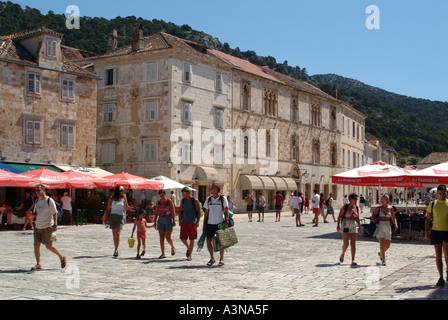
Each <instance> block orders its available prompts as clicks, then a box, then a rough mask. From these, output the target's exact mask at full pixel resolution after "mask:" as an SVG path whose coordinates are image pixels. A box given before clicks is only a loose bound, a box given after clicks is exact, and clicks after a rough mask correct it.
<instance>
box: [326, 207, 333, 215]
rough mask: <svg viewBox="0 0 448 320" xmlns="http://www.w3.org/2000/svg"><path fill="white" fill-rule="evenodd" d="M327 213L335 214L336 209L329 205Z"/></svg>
mask: <svg viewBox="0 0 448 320" xmlns="http://www.w3.org/2000/svg"><path fill="white" fill-rule="evenodd" d="M327 214H329V215H334V209H333V207H327Z"/></svg>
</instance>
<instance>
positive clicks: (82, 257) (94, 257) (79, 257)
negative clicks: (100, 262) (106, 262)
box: [72, 255, 112, 259]
mask: <svg viewBox="0 0 448 320" xmlns="http://www.w3.org/2000/svg"><path fill="white" fill-rule="evenodd" d="M107 257H112V256H111V255H103V256H78V257H72V259H103V258H107Z"/></svg>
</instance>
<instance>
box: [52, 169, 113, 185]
mask: <svg viewBox="0 0 448 320" xmlns="http://www.w3.org/2000/svg"><path fill="white" fill-rule="evenodd" d="M58 176H61V177H63V178H64V181H65V183H66V185H65V187H64V188H71V189H94V188H102V185H104V184H107V183H110V184H112V183H113V184H115V182H114V181H110V180H107V179H104V178H98V177H95V176H92V175H90V174H85V173H82V172H77V171H73V170H69V171H66V172H61V173H60V174H58Z"/></svg>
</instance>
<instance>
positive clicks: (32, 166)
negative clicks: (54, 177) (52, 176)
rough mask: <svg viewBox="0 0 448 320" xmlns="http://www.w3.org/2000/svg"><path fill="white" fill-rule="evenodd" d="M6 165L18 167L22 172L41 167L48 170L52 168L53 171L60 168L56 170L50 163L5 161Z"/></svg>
mask: <svg viewBox="0 0 448 320" xmlns="http://www.w3.org/2000/svg"><path fill="white" fill-rule="evenodd" d="M5 164H6V165H8V166H11V167H13V168H16V169H19V170H21V171H22V172H28V171H33V170H38V169H42V168H46V169H48V170H53V171H55V172H61V171H62V170H58V169H56V168H55V167H53V166H52V165H44V164H30V163H13V162H7V163H5Z"/></svg>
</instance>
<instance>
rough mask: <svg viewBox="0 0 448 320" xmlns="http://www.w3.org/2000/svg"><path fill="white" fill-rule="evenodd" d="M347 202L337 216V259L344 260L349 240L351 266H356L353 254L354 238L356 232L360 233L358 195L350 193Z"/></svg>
mask: <svg viewBox="0 0 448 320" xmlns="http://www.w3.org/2000/svg"><path fill="white" fill-rule="evenodd" d="M348 199H349V203H348V204H346V205H345V206H343V207H342V208H341V211H340V212H339V216H338V226H337V228H336V230H337V231H338V232H341V231H342V240H343V244H342V254H341V256H340V257H339V261H340V262H341V263H342V262H344V256H345V252H346V251H347V248H348V243H349V241H350V249H351V254H352V266H356V265H357V263H356V262H355V254H356V239H357V237H358V233H361V223H360V220H359V209H358V207H357V206H356V201H358V195H357V194H355V193H352V194H351V195H350V196H349V198H348Z"/></svg>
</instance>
